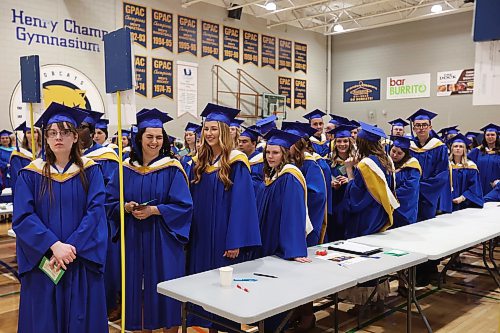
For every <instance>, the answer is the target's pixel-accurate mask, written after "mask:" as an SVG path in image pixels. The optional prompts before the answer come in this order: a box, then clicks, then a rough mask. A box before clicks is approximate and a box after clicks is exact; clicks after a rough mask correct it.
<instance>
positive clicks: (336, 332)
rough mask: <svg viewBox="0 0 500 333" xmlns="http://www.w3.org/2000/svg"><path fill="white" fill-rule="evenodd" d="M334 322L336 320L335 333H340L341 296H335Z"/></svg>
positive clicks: (336, 294)
mask: <svg viewBox="0 0 500 333" xmlns="http://www.w3.org/2000/svg"><path fill="white" fill-rule="evenodd" d="M333 302H334V303H333V304H334V306H333V320H335V324H334V325H335V326H334V328H335V333H338V332H339V294H338V293H335V294H333Z"/></svg>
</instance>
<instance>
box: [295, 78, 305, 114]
mask: <svg viewBox="0 0 500 333" xmlns="http://www.w3.org/2000/svg"><path fill="white" fill-rule="evenodd" d="M293 87H294V90H293V108H294V109H296V108H304V109H305V108H306V107H307V83H306V80H301V79H295V80H294V83H293Z"/></svg>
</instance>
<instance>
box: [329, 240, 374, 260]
mask: <svg viewBox="0 0 500 333" xmlns="http://www.w3.org/2000/svg"><path fill="white" fill-rule="evenodd" d="M325 245H328V249H330V250H335V251H340V252H345V253H353V254H360V255H365V256H369V255H372V254H375V253H378V252H381V251H382V248H381V247H375V246H369V245H364V244H359V243H354V242H350V241H338V242H333V243H329V244H325Z"/></svg>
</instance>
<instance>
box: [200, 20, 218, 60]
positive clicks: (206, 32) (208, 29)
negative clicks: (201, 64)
mask: <svg viewBox="0 0 500 333" xmlns="http://www.w3.org/2000/svg"><path fill="white" fill-rule="evenodd" d="M219 54H220V45H219V25H218V24H215V23H211V22H206V21H202V22H201V57H202V58H203V57H213V58H214V59H216V60H219Z"/></svg>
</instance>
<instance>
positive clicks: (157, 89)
mask: <svg viewBox="0 0 500 333" xmlns="http://www.w3.org/2000/svg"><path fill="white" fill-rule="evenodd" d="M173 66H174V63H173V61H172V60H166V59H158V58H153V98H154V97H158V96H166V97H168V98H170V99H173V98H174V91H173V90H174V84H173V81H174V69H173Z"/></svg>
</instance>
